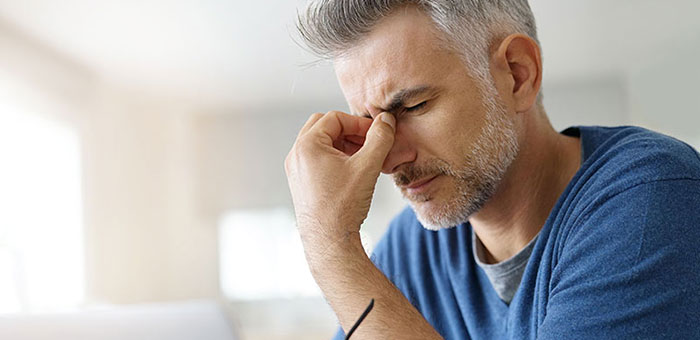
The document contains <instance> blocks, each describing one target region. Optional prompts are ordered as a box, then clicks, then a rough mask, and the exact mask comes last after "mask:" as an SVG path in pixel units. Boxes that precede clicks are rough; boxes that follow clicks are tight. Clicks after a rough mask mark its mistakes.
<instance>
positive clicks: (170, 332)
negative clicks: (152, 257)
mask: <svg viewBox="0 0 700 340" xmlns="http://www.w3.org/2000/svg"><path fill="white" fill-rule="evenodd" d="M0 339H12V340H58V339H61V340H62V339H70V340H127V339H128V340H194V339H207V340H237V339H238V337H237V336H236V334H235V332H234V329H233V327H232V325H231V324H230V323H229V320H228V318H227V317H226V315H225V313H224V310H223V309H222V308H221V306H220V305H219V304H217V303H216V302H214V301H188V302H178V303H163V304H146V305H132V306H119V307H106V308H99V309H88V310H83V311H79V312H71V313H61V314H50V315H48V314H42V315H13V316H0Z"/></svg>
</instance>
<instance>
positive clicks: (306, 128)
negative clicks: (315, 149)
mask: <svg viewBox="0 0 700 340" xmlns="http://www.w3.org/2000/svg"><path fill="white" fill-rule="evenodd" d="M321 117H323V113H314V114H312V115H311V117H309V119H307V120H306V123H304V126H302V127H301V130H299V134H297V139H298V138H299V136H301V135H303V134H305V133H306V132H307V131H309V129H311V127H312V126H314V124H316V122H318V121H319V119H321Z"/></svg>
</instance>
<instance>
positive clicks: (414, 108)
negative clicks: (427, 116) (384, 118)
mask: <svg viewBox="0 0 700 340" xmlns="http://www.w3.org/2000/svg"><path fill="white" fill-rule="evenodd" d="M427 103H428V102H427V101H424V102H421V103H420V104H418V105H414V106H411V107H407V108H406V111H407V112H412V111H417V110H420V109H422V108H423V106H425V104H427Z"/></svg>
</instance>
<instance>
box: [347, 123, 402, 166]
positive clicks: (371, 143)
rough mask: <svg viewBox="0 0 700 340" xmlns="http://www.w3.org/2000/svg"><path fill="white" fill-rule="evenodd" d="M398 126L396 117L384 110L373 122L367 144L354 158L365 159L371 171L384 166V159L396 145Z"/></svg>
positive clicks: (366, 138)
mask: <svg viewBox="0 0 700 340" xmlns="http://www.w3.org/2000/svg"><path fill="white" fill-rule="evenodd" d="M395 128H396V119H395V118H394V116H393V115H392V114H390V113H388V112H382V113H381V114H379V116H377V117H376V118H375V119H374V121H373V122H372V126H370V128H369V131H367V135H366V136H365V144H364V145H363V146H362V148H360V150H358V151H357V153H356V154H355V155H353V157H354V158H359V159H363V160H364V161H365V162H366V164H367V166H369V167H370V168H371V169H366V170H370V171H374V170H376V171H377V173H379V171H380V170H381V168H382V164H383V163H384V159H386V156H387V155H388V154H389V151H390V150H391V147H392V146H393V145H394V132H395Z"/></svg>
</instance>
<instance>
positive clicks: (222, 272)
mask: <svg viewBox="0 0 700 340" xmlns="http://www.w3.org/2000/svg"><path fill="white" fill-rule="evenodd" d="M303 4H304V1H301V0H298V1H224V0H206V1H201V0H200V1H163V0H151V1H121V2H106V1H88V0H68V1H62V2H54V1H47V0H24V1H12V0H0V135H1V134H2V133H4V136H5V138H3V137H0V141H2V143H3V144H4V145H3V147H2V148H0V151H1V152H0V184H2V183H5V185H6V187H5V188H4V189H3V188H2V187H0V192H3V193H0V203H1V204H0V287H3V288H7V289H5V292H6V293H5V294H4V295H0V299H5V300H0V304H3V302H8V301H10V302H12V303H11V304H9V303H7V304H5V306H10V307H7V308H5V309H0V312H2V313H9V314H12V313H31V312H56V311H62V310H67V309H75V308H84V307H86V306H92V305H99V304H117V305H121V304H133V303H152V302H162V301H175V300H190V299H216V300H219V301H221V302H222V303H225V304H226V305H227V306H228V307H229V309H230V312H231V313H230V314H231V318H232V320H233V322H234V323H235V324H236V325H238V327H239V329H240V332H241V333H242V335H243V337H244V338H245V339H294V338H299V339H302V338H303V339H313V338H318V339H322V338H327V337H328V336H329V335H330V334H331V333H332V332H333V330H334V329H335V327H336V326H335V319H334V317H333V315H332V313H331V312H330V310H329V309H328V307H327V306H326V304H325V302H323V299H322V298H321V297H320V294H319V292H318V290H317V288H316V287H315V285H314V284H313V281H312V280H311V279H310V276H309V274H308V271H307V270H306V267H305V264H304V262H303V255H302V253H301V248H300V244H299V242H298V239H296V234H295V232H294V226H293V220H291V201H290V197H289V193H288V189H287V183H286V178H285V176H284V170H283V160H284V157H285V156H286V153H287V152H288V150H289V148H290V147H291V145H292V143H293V141H294V138H295V136H296V133H297V130H298V129H299V128H300V127H301V125H302V124H303V123H304V121H305V120H306V118H307V117H308V116H309V115H310V114H311V113H314V112H325V111H328V110H331V109H341V110H345V109H346V107H347V106H346V104H345V102H344V99H343V96H342V93H341V92H340V90H339V88H338V86H337V84H336V81H335V78H334V74H333V71H332V67H331V66H330V65H328V64H327V63H314V60H315V59H314V58H313V57H312V56H310V55H309V54H308V53H306V52H305V51H304V50H303V49H302V48H300V47H299V46H297V45H296V44H295V42H294V41H293V38H292V36H293V32H294V25H293V20H294V17H295V13H296V10H297V8H301V7H302V6H303ZM531 6H532V8H533V11H534V13H535V17H536V19H537V22H538V26H539V32H540V40H541V42H542V45H543V51H544V65H545V66H544V67H545V76H544V79H545V80H544V94H545V106H546V108H547V111H548V113H549V115H550V118H551V120H552V122H553V123H554V125H555V127H556V128H558V129H563V128H565V127H567V126H570V125H581V124H583V125H587V124H590V125H621V124H634V125H641V126H645V127H648V128H651V129H654V130H657V131H661V132H664V133H667V134H670V135H672V136H675V137H677V138H680V139H682V140H684V141H686V142H688V143H690V144H692V145H694V146H695V147H696V148H698V147H700V128H698V127H699V126H700V101H698V100H697V92H698V90H700V87H698V85H697V79H700V68H698V67H697V66H696V63H697V60H699V59H700V21H698V20H696V18H695V17H694V16H695V13H698V10H700V5H699V4H698V2H696V1H690V0H687V1H684V0H674V1H667V2H658V1H639V0H636V1H632V0H618V1H602V0H592V1H585V2H581V1H554V0H532V1H531ZM22 129H26V130H22ZM24 131H27V132H24ZM43 131H49V132H50V131H68V132H67V133H68V135H70V136H74V137H75V141H76V143H77V144H76V145H77V150H78V151H77V154H76V155H77V156H76V157H75V158H74V159H73V158H70V159H69V158H57V159H56V158H51V156H52V154H55V152H53V153H52V151H50V150H52V149H51V146H52V145H53V146H56V147H58V146H57V145H58V144H56V142H52V141H53V140H52V139H48V138H49V137H46V136H50V135H51V134H50V133H48V132H43ZM12 132H15V134H12ZM13 136H14V137H13ZM61 136H62V135H61ZM44 137H45V138H44ZM56 140H64V139H60V138H59V139H56ZM65 140H72V139H70V138H68V139H65ZM42 143H43V144H42ZM32 145H34V146H32ZM66 145H70V143H68V144H66ZM30 146H32V147H30ZM67 148H68V149H66V150H69V149H70V147H67ZM3 153H4V154H3ZM67 154H70V153H67ZM28 160H35V161H36V162H35V163H32V164H43V166H36V167H35V168H34V169H33V170H32V171H28V169H27V168H26V166H25V165H26V164H29V163H26V162H25V161H27V162H28ZM70 162H73V163H75V166H74V167H70V166H68V167H67V168H66V169H68V170H66V171H67V172H66V176H67V177H65V178H78V179H79V180H78V181H77V182H76V183H75V185H73V184H70V183H72V182H70V181H68V180H66V182H65V183H68V184H70V185H66V186H63V187H61V188H58V189H55V190H53V189H50V188H49V187H47V186H45V185H37V183H42V182H41V181H42V180H45V181H47V183H53V182H56V181H59V182H64V180H62V179H60V178H58V177H55V178H54V177H51V176H53V174H54V173H55V172H56V171H55V170H56V169H58V168H60V166H63V165H66V164H68V165H70V164H73V163H70ZM69 163H70V164H69ZM59 165H60V166H59ZM61 169H62V168H61ZM71 169H72V170H71ZM71 176H74V177H71ZM61 178H63V177H61ZM23 183H26V184H23ZM32 183H33V184H32ZM71 185H72V186H71ZM10 187H11V188H14V189H13V190H14V191H13V190H9V189H8V188H10ZM64 187H65V188H64ZM71 188H73V189H71ZM61 190H66V191H65V194H63V191H61ZM71 190H73V191H71ZM49 191H51V192H49ZM73 192H75V193H78V194H75V195H73V194H70V193H73ZM52 193H53V194H52ZM71 195H73V196H71ZM41 197H44V199H37V198H41ZM68 197H73V198H71V199H68ZM403 205H404V204H403V202H402V201H401V199H400V197H399V194H398V192H396V191H395V190H394V189H393V187H392V184H391V183H390V180H388V179H387V178H385V177H382V178H381V179H380V182H379V184H378V187H377V192H376V194H375V200H374V201H373V205H372V209H371V211H370V216H369V217H368V219H367V221H366V222H365V225H364V226H363V232H364V234H365V235H364V236H365V238H366V240H367V244H368V246H369V247H370V248H371V246H372V245H373V244H374V242H376V241H377V240H378V239H379V238H380V237H381V234H382V233H383V231H384V229H385V227H386V225H387V223H388V222H389V220H390V219H391V218H392V216H393V215H394V214H395V213H397V212H398V211H399V210H400V209H401V208H402V207H403ZM63 206H65V207H68V208H65V209H64V208H61V209H53V208H52V207H63ZM52 209H53V210H52ZM71 209H72V210H71ZM66 211H74V212H76V213H75V214H73V215H69V214H67V213H66ZM2 216H5V218H3V217H2ZM7 216H10V217H12V216H14V217H12V218H10V217H7ZM71 216H72V217H71ZM76 216H77V217H76ZM71 230H73V231H76V230H77V231H78V232H69V231H71ZM18 235H19V236H18ZM37 245H41V246H37ZM62 245H65V247H64V248H61V247H62ZM69 245H70V246H69ZM52 247H54V248H52ZM73 252H75V254H74V256H73V255H71V256H72V257H65V259H64V258H63V257H61V256H59V255H61V254H68V253H70V254H73ZM28 259H35V260H32V261H30V260H28ZM52 261H53V262H52ZM69 269H70V270H69ZM34 272H36V273H38V274H36V275H34V276H32V275H30V274H28V273H34ZM42 275H43V276H42ZM51 277H60V278H61V280H64V281H65V284H66V285H68V286H70V287H73V288H74V291H75V298H73V299H61V298H56V303H54V304H52V305H45V304H42V303H40V302H37V301H43V300H42V299H40V298H37V296H38V297H42V296H44V297H45V296H60V295H65V294H62V290H61V289H59V288H60V286H59V285H58V281H56V282H52V281H51V280H50V279H46V278H51ZM3 280H4V281H3ZM59 281H60V280H59ZM61 282H63V281H61ZM263 283H264V284H263ZM57 287H58V288H57ZM76 287H77V288H76ZM42 294H44V295H42ZM44 300H45V299H44Z"/></svg>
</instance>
